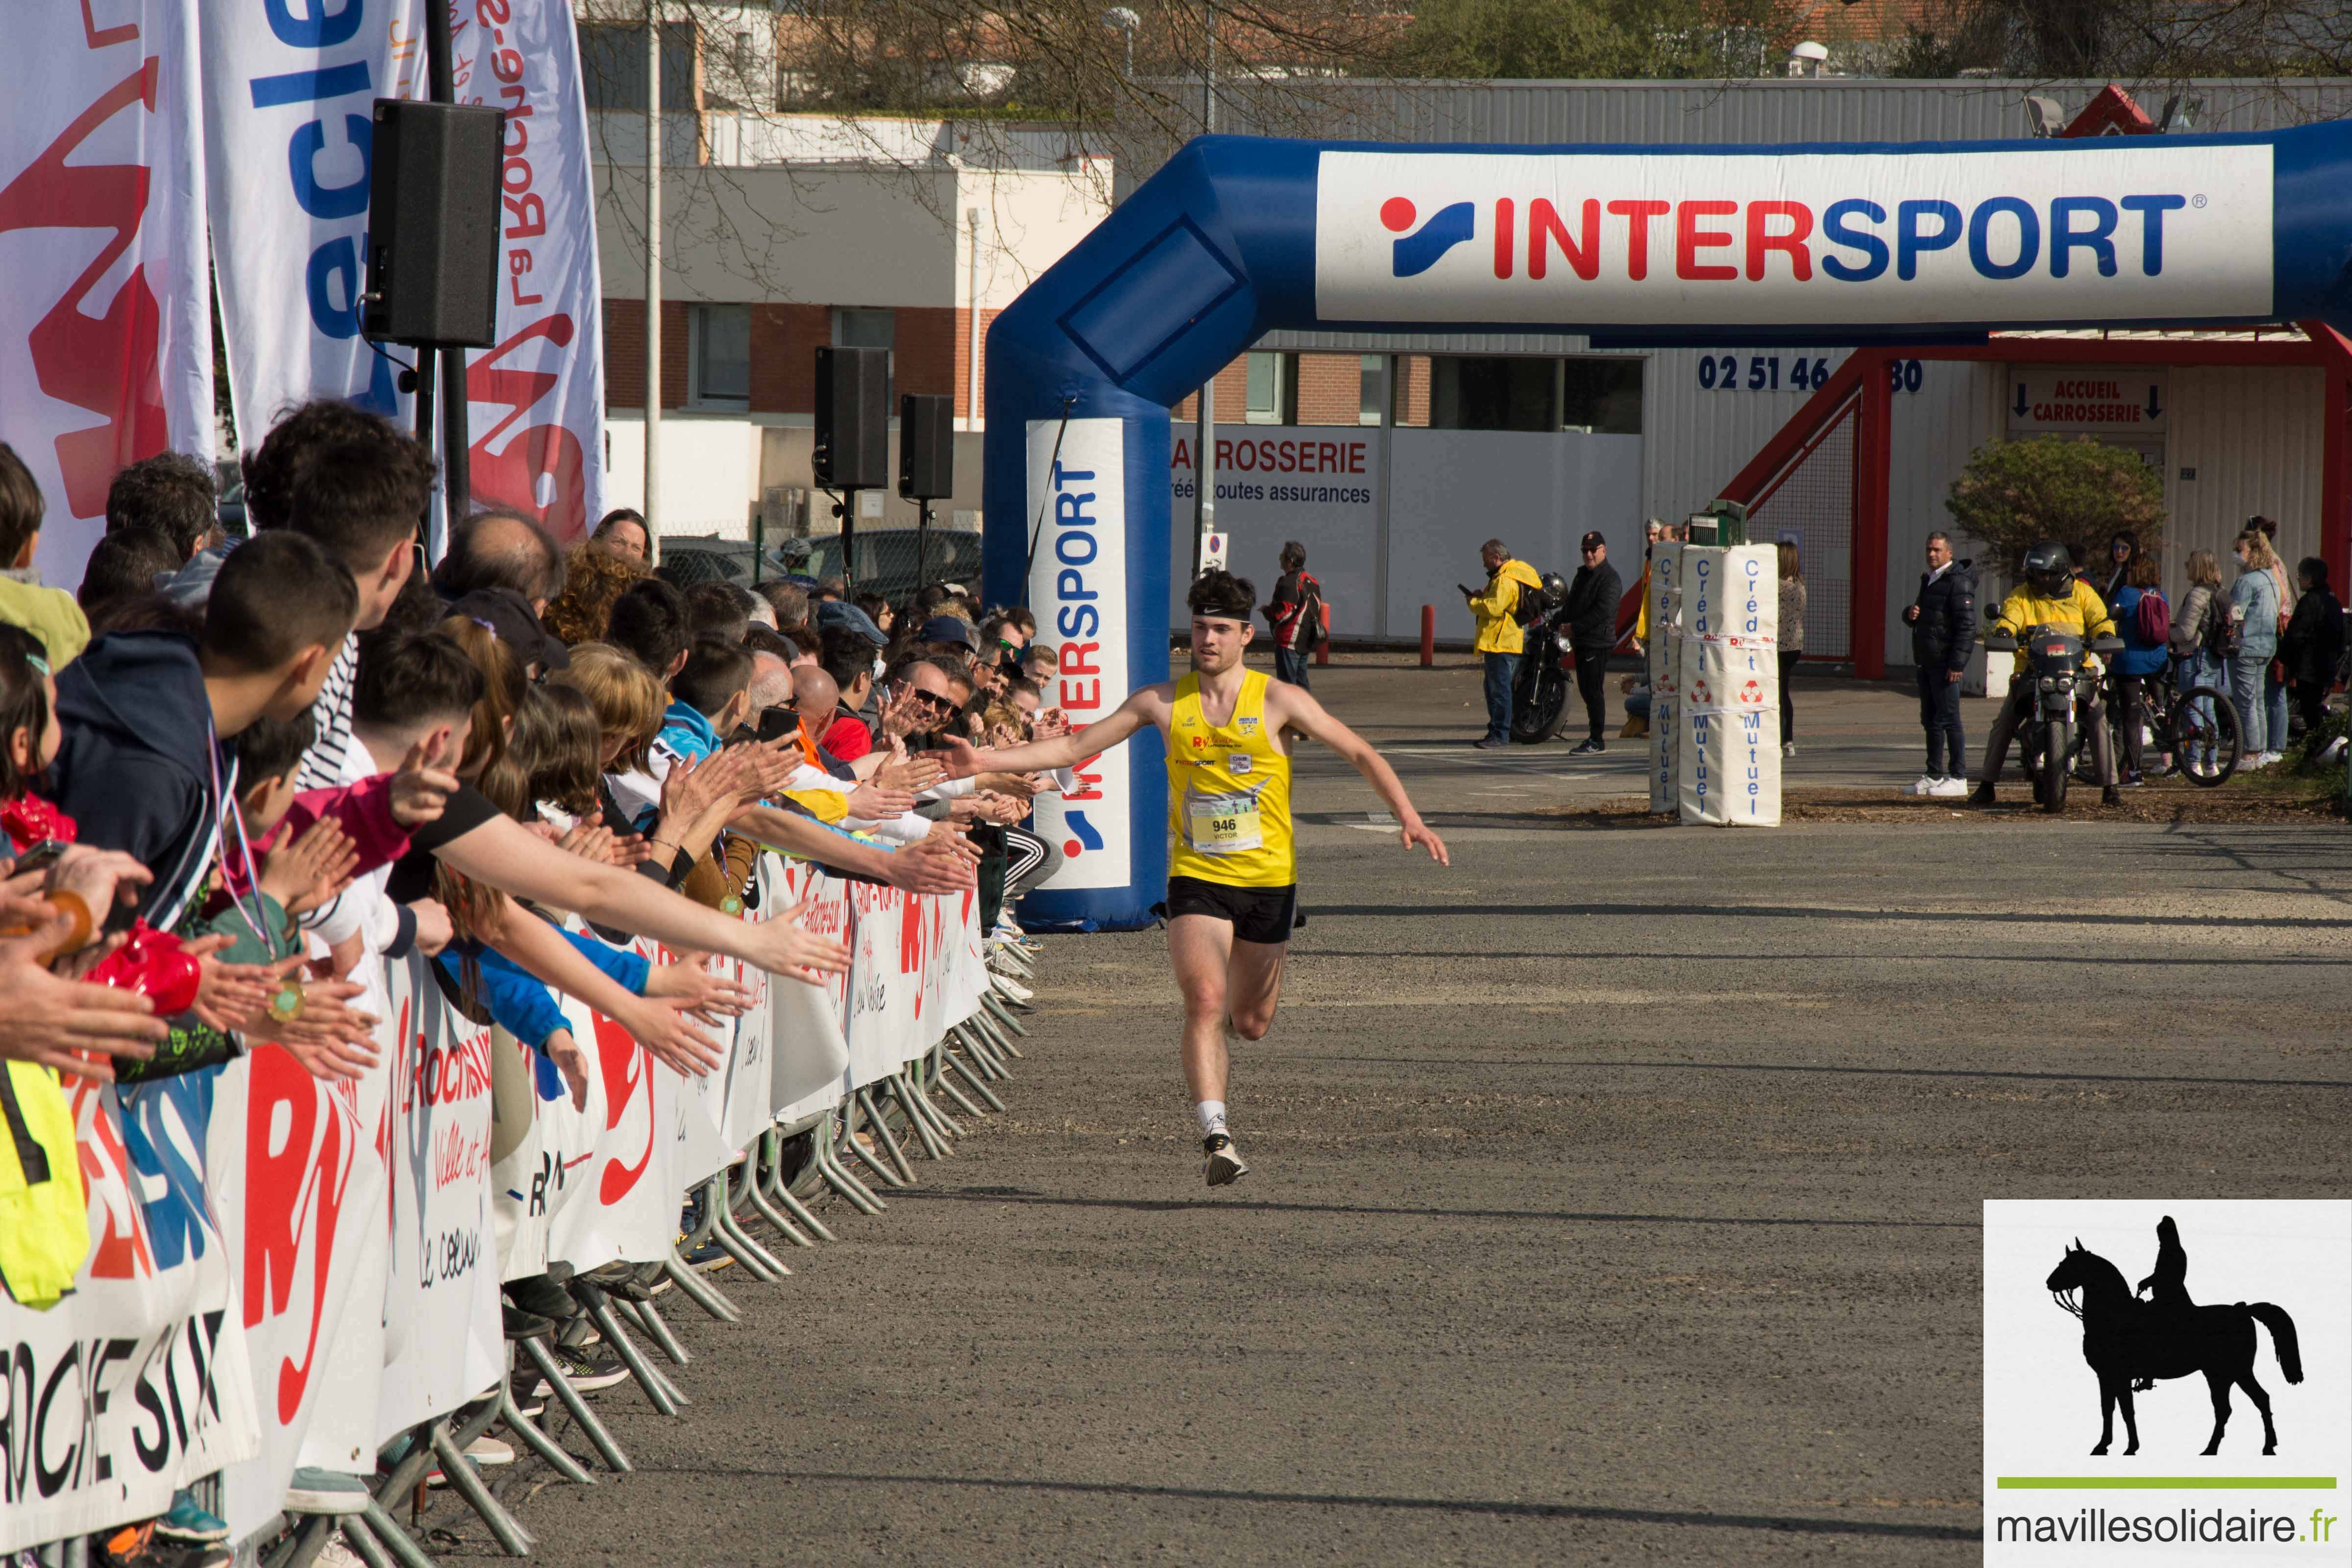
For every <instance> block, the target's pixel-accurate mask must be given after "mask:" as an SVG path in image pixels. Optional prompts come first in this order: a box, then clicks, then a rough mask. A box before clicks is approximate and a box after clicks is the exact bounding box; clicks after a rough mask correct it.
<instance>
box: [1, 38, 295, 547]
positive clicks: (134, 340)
mask: <svg viewBox="0 0 2352 1568" xmlns="http://www.w3.org/2000/svg"><path fill="white" fill-rule="evenodd" d="M196 9H197V8H196V7H195V6H194V5H191V4H188V3H187V0H121V3H119V4H113V5H104V6H101V7H100V8H99V10H98V11H97V12H96V13H95V14H94V13H93V12H92V10H91V7H90V6H89V4H88V3H87V0H83V3H82V4H76V3H75V0H25V3H24V4H20V5H10V6H9V7H8V8H7V18H8V53H9V57H10V58H12V59H14V60H15V61H16V67H15V68H13V69H12V70H10V72H9V73H8V94H7V110H6V112H5V114H0V278H5V279H7V280H8V286H7V288H6V289H0V365H5V366H6V367H7V374H5V375H0V437H5V439H6V440H7V442H8V443H9V445H11V446H12V447H15V448H16V455H17V456H18V457H20V458H23V459H24V460H25V463H26V466H27V467H28V468H31V469H32V472H33V479H34V480H35V481H36V482H37V483H38V484H39V486H40V487H41V493H42V494H43V495H45V496H47V498H48V521H47V526H46V527H44V528H43V529H42V530H41V539H40V550H39V553H38V555H37V557H36V560H35V564H36V565H37V567H38V568H39V569H40V570H41V571H42V573H44V574H46V576H47V580H48V581H49V582H50V583H51V584H65V585H66V586H68V587H70V586H71V585H72V584H75V583H78V582H79V581H80V580H81V574H82V565H83V563H84V561H85V560H86V559H87V558H88V556H89V550H90V546H91V545H93V544H95V543H97V542H98V540H99V537H100V535H101V534H102V533H104V532H105V531H106V529H105V523H104V521H103V519H104V517H105V515H106V490H107V486H108V485H109V484H110V482H111V481H112V479H113V478H114V474H115V470H117V469H118V468H121V467H122V466H123V465H124V464H126V463H130V462H134V461H136V460H137V459H139V458H147V457H152V456H153V455H154V454H156V453H158V452H163V451H169V450H177V451H182V452H189V453H193V454H194V455H196V456H198V457H200V458H205V460H207V461H209V460H210V459H211V458H212V454H213V392H212V384H213V375H212V370H213V365H212V291H211V289H210V288H209V287H207V285H206V281H205V188H204V182H203V179H202V178H201V171H202V169H203V164H204V135H203V132H202V130H201V128H200V126H199V124H198V121H197V112H196V110H197V92H198V83H197V80H196V68H195V65H196V38H195V31H196V20H195V18H196ZM276 162H277V163H278V167H279V168H280V169H281V170H282V169H283V168H284V166H285V151H284V143H283V142H282V141H281V142H280V143H279V146H278V151H277V153H276Z"/></svg>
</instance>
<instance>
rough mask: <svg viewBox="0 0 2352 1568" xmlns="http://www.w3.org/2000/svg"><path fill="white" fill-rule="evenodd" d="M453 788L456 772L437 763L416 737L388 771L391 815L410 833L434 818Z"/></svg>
mask: <svg viewBox="0 0 2352 1568" xmlns="http://www.w3.org/2000/svg"><path fill="white" fill-rule="evenodd" d="M456 793H457V774H456V773H451V772H450V771H449V770H448V769H446V768H445V767H441V766H438V765H437V761H436V757H435V754H434V753H433V752H432V751H431V750H429V749H428V748H427V747H426V746H425V742H422V741H418V742H415V743H414V744H412V745H411V746H410V747H409V748H408V754H407V755H406V756H404V757H403V758H401V759H400V766H399V768H398V769H397V770H396V771H394V773H393V775H392V819H393V820H394V822H396V823H398V824H400V826H403V827H404V828H406V829H408V830H409V831H410V832H412V833H414V832H415V831H416V829H418V828H420V827H422V826H425V824H426V823H428V822H438V821H439V820H440V819H441V812H442V809H443V808H444V807H445V806H446V805H448V804H449V797H450V796H451V795H455V794H456Z"/></svg>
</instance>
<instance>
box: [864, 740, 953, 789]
mask: <svg viewBox="0 0 2352 1568" xmlns="http://www.w3.org/2000/svg"><path fill="white" fill-rule="evenodd" d="M898 751H899V752H900V754H898V755H896V756H893V757H892V758H891V759H890V760H889V761H888V762H887V763H883V764H882V765H881V766H880V767H878V768H876V769H875V770H874V776H873V777H872V778H871V779H869V780H867V781H866V782H867V783H869V784H878V785H879V786H881V787H882V788H884V789H903V790H911V791H914V792H916V793H920V792H922V791H924V790H927V789H929V788H930V787H931V786H932V785H933V784H937V783H939V782H940V773H941V772H942V771H943V770H942V768H941V765H940V760H939V759H938V758H937V757H933V756H929V755H925V756H920V757H909V756H907V755H905V754H904V752H905V748H904V747H903V746H901V747H899V748H898Z"/></svg>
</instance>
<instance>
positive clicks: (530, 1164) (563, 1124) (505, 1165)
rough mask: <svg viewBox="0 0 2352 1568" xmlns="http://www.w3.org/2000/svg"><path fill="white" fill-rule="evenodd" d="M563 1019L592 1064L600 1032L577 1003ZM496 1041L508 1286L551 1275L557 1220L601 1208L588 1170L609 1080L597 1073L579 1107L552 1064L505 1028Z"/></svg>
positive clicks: (497, 1154)
mask: <svg viewBox="0 0 2352 1568" xmlns="http://www.w3.org/2000/svg"><path fill="white" fill-rule="evenodd" d="M565 1000H567V1001H568V1000H569V999H568V998H567V999H565ZM563 1013H564V1019H565V1023H566V1025H567V1026H569V1027H570V1029H571V1032H572V1038H573V1039H574V1040H575V1041H576V1042H578V1044H579V1046H580V1048H581V1049H582V1050H583V1051H584V1052H586V1053H587V1054H588V1057H589V1059H590V1061H591V1062H592V1063H593V1061H594V1059H595V1051H596V1037H595V1026H594V1024H593V1021H592V1020H591V1019H590V1017H589V1015H588V1010H587V1008H585V1007H583V1006H581V1005H578V1004H577V1003H573V1004H572V1005H568V1006H565V1007H564V1009H563ZM490 1040H491V1047H490V1048H491V1052H492V1055H491V1060H490V1103H491V1107H492V1113H493V1119H494V1126H493V1131H492V1134H491V1151H490V1152H491V1163H490V1213H491V1216H492V1220H493V1223H494V1225H495V1226H496V1229H497V1235H498V1247H499V1279H500V1280H501V1281H504V1280H508V1279H525V1278H527V1277H529V1276H530V1275H533V1274H544V1273H546V1272H547V1265H548V1262H549V1260H550V1259H551V1258H553V1257H554V1254H552V1253H551V1252H550V1251H549V1250H548V1247H549V1241H550V1238H551V1236H552V1235H553V1233H554V1230H555V1226H556V1225H557V1223H558V1216H559V1215H562V1213H563V1212H564V1211H566V1210H568V1209H571V1208H573V1207H581V1208H593V1206H594V1205H595V1201H596V1200H595V1198H594V1196H593V1194H592V1193H591V1191H590V1180H589V1178H588V1177H587V1176H586V1175H584V1174H583V1173H582V1167H583V1166H584V1165H586V1164H587V1163H589V1162H590V1161H592V1160H593V1159H594V1158H595V1157H596V1132H597V1130H598V1129H599V1128H600V1127H602V1126H603V1125H604V1084H603V1082H602V1081H601V1079H602V1075H601V1074H599V1073H596V1072H593V1071H592V1072H590V1073H589V1075H588V1095H587V1100H586V1103H585V1104H583V1105H582V1106H581V1107H579V1108H577V1109H574V1107H573V1106H572V1090H571V1089H570V1087H569V1086H568V1085H566V1084H565V1083H564V1081H563V1074H562V1072H560V1071H559V1070H557V1068H556V1066H555V1063H554V1062H553V1061H551V1060H550V1059H549V1058H546V1057H543V1056H541V1055H540V1054H539V1053H538V1052H537V1051H534V1050H532V1049H531V1048H530V1047H529V1046H526V1045H524V1044H523V1043H522V1042H521V1041H520V1040H518V1039H516V1038H515V1037H513V1036H512V1035H509V1034H508V1033H507V1032H506V1031H505V1030H504V1029H497V1028H494V1029H492V1030H491V1031H490ZM610 1261H611V1258H609V1257H606V1258H598V1259H597V1262H598V1263H600V1264H601V1263H606V1262H610ZM592 1267H593V1265H592Z"/></svg>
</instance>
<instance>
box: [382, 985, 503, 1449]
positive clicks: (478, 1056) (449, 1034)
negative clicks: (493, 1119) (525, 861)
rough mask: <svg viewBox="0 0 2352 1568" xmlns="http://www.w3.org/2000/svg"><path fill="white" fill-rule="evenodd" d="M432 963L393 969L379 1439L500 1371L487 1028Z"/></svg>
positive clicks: (445, 1408)
mask: <svg viewBox="0 0 2352 1568" xmlns="http://www.w3.org/2000/svg"><path fill="white" fill-rule="evenodd" d="M431 968H432V961H431V960H429V959H426V958H423V957H420V956H417V955H415V954H411V955H410V956H409V958H408V959H406V960H405V961H404V962H403V963H397V964H394V966H393V967H392V970H391V984H392V993H393V1001H392V1016H393V1017H394V1020H395V1021H396V1029H397V1032H396V1035H395V1038H396V1040H397V1041H398V1042H400V1045H401V1047H402V1048H400V1049H399V1050H397V1051H396V1052H395V1053H394V1077H393V1116H392V1136H393V1158H392V1271H391V1282H390V1285H389V1287H388V1288H387V1289H386V1291H385V1297H384V1313H385V1316H386V1319H387V1320H388V1321H393V1322H397V1323H400V1324H402V1325H403V1327H404V1337H403V1339H402V1341H401V1342H400V1343H399V1344H398V1345H397V1346H396V1347H393V1348H392V1350H391V1353H390V1354H389V1356H388V1358H387V1360H386V1362H385V1364H384V1369H383V1396H382V1401H381V1403H380V1405H379V1406H378V1408H377V1413H376V1420H377V1427H378V1435H379V1436H383V1437H390V1436H392V1435H393V1434H394V1433H395V1432H400V1431H404V1430H405V1429H406V1428H408V1427H411V1426H415V1425H416V1424H417V1423H418V1422H420V1421H425V1420H428V1419H431V1418H432V1417H434V1416H438V1415H448V1414H449V1413H450V1412H451V1411H453V1410H455V1409H456V1408H457V1406H458V1405H463V1404H465V1403H466V1402H467V1400H469V1399H472V1398H474V1397H475V1396H476V1395H478V1394H481V1393H482V1392H483V1391H484V1390H486V1389H488V1388H490V1387H493V1386H495V1385H496V1384H497V1383H498V1381H499V1378H500V1377H501V1376H503V1375H504V1373H505V1368H506V1361H507V1353H506V1338H505V1333H504V1330H503V1327H502V1324H501V1321H500V1318H499V1277H498V1276H499V1260H498V1248H497V1239H496V1234H495V1231H494V1229H493V1226H492V1223H491V1219H490V1075H491V1046H490V1027H489V1026H488V1025H487V1024H476V1023H473V1022H471V1021H469V1020H467V1019H466V1018H465V1017H462V1016H459V1015H458V1014H457V1011H456V1010H455V1009H453V1008H452V1007H451V1006H450V1005H448V1003H447V1001H446V999H444V997H443V996H442V994H441V988H440V984H439V983H438V982H437V981H436V980H435V979H434V978H433V975H432V973H431Z"/></svg>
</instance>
